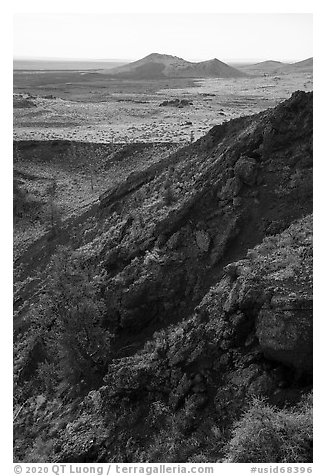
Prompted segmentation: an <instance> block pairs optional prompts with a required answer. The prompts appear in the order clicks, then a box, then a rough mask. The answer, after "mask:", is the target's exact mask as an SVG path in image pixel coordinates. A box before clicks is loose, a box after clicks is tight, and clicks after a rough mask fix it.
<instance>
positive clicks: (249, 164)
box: [234, 157, 258, 186]
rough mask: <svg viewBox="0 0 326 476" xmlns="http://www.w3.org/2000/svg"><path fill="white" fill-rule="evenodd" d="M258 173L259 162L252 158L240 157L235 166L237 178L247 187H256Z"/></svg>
mask: <svg viewBox="0 0 326 476" xmlns="http://www.w3.org/2000/svg"><path fill="white" fill-rule="evenodd" d="M257 172H258V168H257V162H256V160H255V159H253V158H251V157H240V159H239V160H238V161H237V162H236V164H235V166H234V175H235V177H236V178H238V179H239V180H240V181H241V182H242V183H244V184H246V185H250V186H252V185H255V183H256V180H257Z"/></svg>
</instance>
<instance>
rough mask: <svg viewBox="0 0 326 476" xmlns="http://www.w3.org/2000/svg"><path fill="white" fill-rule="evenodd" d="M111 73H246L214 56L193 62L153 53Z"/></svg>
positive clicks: (196, 75) (166, 75)
mask: <svg viewBox="0 0 326 476" xmlns="http://www.w3.org/2000/svg"><path fill="white" fill-rule="evenodd" d="M110 74H112V75H114V76H119V77H123V78H130V79H159V78H238V77H242V76H246V73H245V72H243V71H239V70H237V69H236V68H232V67H231V66H229V65H227V64H226V63H223V62H222V61H219V60H218V59H216V58H214V59H212V60H209V61H201V62H199V63H193V62H190V61H186V60H184V59H183V58H179V57H178V56H171V55H163V54H158V53H152V54H150V55H148V56H146V57H145V58H142V59H140V60H138V61H134V62H133V63H129V64H126V65H124V66H121V67H118V68H114V69H112V70H110Z"/></svg>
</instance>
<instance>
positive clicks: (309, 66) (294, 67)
mask: <svg viewBox="0 0 326 476" xmlns="http://www.w3.org/2000/svg"><path fill="white" fill-rule="evenodd" d="M280 71H282V72H284V73H291V72H293V73H294V72H301V73H312V71H313V58H308V59H305V60H303V61H298V62H297V63H292V64H286V65H284V66H283V67H282V68H280Z"/></svg>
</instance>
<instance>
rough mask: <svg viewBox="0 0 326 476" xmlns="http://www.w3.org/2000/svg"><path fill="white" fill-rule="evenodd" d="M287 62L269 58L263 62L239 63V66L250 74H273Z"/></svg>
mask: <svg viewBox="0 0 326 476" xmlns="http://www.w3.org/2000/svg"><path fill="white" fill-rule="evenodd" d="M286 64H287V63H282V62H281V61H273V60H268V61H262V62H261V63H255V64H244V65H239V66H238V68H239V70H241V71H244V72H245V73H249V74H264V73H266V74H273V73H276V72H277V71H278V70H279V68H281V67H283V66H285V65H286Z"/></svg>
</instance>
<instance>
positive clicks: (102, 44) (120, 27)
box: [14, 13, 313, 61]
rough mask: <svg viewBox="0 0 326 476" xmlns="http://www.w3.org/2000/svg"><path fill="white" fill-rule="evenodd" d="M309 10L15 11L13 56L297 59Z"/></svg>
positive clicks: (307, 32)
mask: <svg viewBox="0 0 326 476" xmlns="http://www.w3.org/2000/svg"><path fill="white" fill-rule="evenodd" d="M312 39H313V34H312V14H272V13H270V14H217V13H213V14H206V13H203V14H112V15H108V14H101V15H96V14H88V15H79V14H74V15H68V14H51V15H50V14H31V15H29V14H19V15H15V17H14V57H15V58H19V57H34V58H35V57H40V58H70V59H72V58H76V59H111V58H117V59H130V60H133V59H139V58H141V57H143V56H146V55H147V54H149V53H152V52H156V53H166V54H172V55H176V56H181V57H183V58H185V59H187V60H194V61H196V60H205V59H210V58H218V59H221V60H224V61H227V60H231V61H232V60H233V61H235V60H264V59H274V60H280V61H282V60H293V61H296V60H302V59H305V58H308V57H310V56H312V55H313V51H312Z"/></svg>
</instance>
